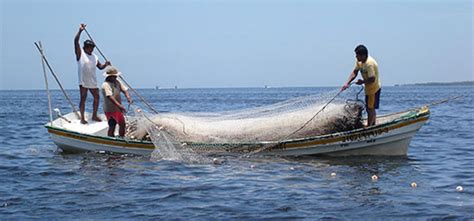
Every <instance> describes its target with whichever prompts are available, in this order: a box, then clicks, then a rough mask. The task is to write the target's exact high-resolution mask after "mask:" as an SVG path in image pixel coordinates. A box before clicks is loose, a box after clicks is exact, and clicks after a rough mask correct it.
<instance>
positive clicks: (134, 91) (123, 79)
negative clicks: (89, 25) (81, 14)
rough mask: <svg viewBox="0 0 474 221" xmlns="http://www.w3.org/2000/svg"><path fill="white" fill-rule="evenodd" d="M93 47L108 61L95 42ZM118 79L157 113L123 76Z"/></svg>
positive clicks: (90, 37)
mask: <svg viewBox="0 0 474 221" xmlns="http://www.w3.org/2000/svg"><path fill="white" fill-rule="evenodd" d="M84 31H86V34H87V36H88V37H89V39H90V40H91V41H93V42H94V44H96V43H95V41H94V39H92V36H91V35H90V34H89V32H88V31H87V29H86V28H84ZM95 48H97V51H99V53H100V55H101V56H102V58H104V60H106V61H108V59H107V58H106V57H105V55H104V53H102V51H101V50H100V48H99V47H98V46H97V44H96V45H95ZM119 78H120V80H122V81H123V82H124V83H125V84H126V85H127V87H128V88H130V90H131V91H132V92H133V93H134V94H135V95H136V96H137V97H138V98H139V99H140V100H141V101H142V102H143V103H144V104H145V105H146V106H148V108H150V109H151V110H152V111H153V112H155V114H158V113H159V112H158V111H157V110H156V109H155V108H154V107H153V106H152V105H151V104H150V103H148V101H146V100H145V98H143V97H142V96H141V95H140V94H139V93H138V92H137V91H136V90H135V89H134V88H133V87H132V86H131V85H130V84H129V83H128V82H127V81H126V80H125V78H123V77H122V76H119Z"/></svg>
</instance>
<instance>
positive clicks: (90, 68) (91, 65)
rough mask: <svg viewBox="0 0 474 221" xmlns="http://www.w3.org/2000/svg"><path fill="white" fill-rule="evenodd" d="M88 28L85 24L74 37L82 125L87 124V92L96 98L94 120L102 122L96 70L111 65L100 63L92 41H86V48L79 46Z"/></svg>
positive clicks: (106, 62)
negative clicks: (99, 114)
mask: <svg viewBox="0 0 474 221" xmlns="http://www.w3.org/2000/svg"><path fill="white" fill-rule="evenodd" d="M85 28H86V25H85V24H81V25H80V26H79V31H78V32H77V34H76V37H74V49H75V50H74V51H75V53H76V61H77V65H78V74H79V91H80V95H81V100H80V102H79V109H80V112H81V123H82V124H87V121H86V119H85V116H84V111H85V106H86V99H87V91H90V92H91V94H92V96H93V97H94V103H93V113H92V120H94V121H101V119H100V118H99V117H98V116H97V110H98V108H99V89H98V87H97V77H96V73H95V68H96V67H97V68H99V69H100V70H103V69H104V68H105V67H107V66H108V65H110V62H109V61H105V63H104V64H101V63H100V62H99V59H98V57H97V55H95V54H93V53H92V52H93V51H94V47H95V44H94V42H93V41H91V40H86V41H84V46H83V47H82V49H81V46H80V45H79V38H80V37H81V33H82V31H84V29H85Z"/></svg>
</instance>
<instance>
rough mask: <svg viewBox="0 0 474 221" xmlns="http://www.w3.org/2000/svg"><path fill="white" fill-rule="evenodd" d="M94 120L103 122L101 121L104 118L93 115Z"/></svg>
mask: <svg viewBox="0 0 474 221" xmlns="http://www.w3.org/2000/svg"><path fill="white" fill-rule="evenodd" d="M92 120H93V121H97V122H101V121H102V119H100V118H99V117H97V116H93V117H92Z"/></svg>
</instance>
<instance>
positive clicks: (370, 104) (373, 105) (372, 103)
mask: <svg viewBox="0 0 474 221" xmlns="http://www.w3.org/2000/svg"><path fill="white" fill-rule="evenodd" d="M381 90H382V88H380V89H379V90H378V91H377V92H375V94H371V95H365V107H366V108H367V109H379V103H380V91H381Z"/></svg>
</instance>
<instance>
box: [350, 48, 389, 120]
mask: <svg viewBox="0 0 474 221" xmlns="http://www.w3.org/2000/svg"><path fill="white" fill-rule="evenodd" d="M354 52H355V54H356V58H357V60H356V64H355V67H354V70H353V71H352V72H351V74H350V75H349V79H348V80H347V82H346V84H344V86H342V88H341V91H344V90H346V89H347V88H349V85H350V83H351V82H352V81H353V80H354V79H355V78H356V77H357V74H358V73H359V71H360V73H361V75H362V79H359V80H357V82H356V84H358V85H361V84H364V86H365V104H366V108H367V115H368V116H367V126H372V125H375V119H376V118H377V115H376V112H375V109H378V108H379V101H380V90H381V84H380V78H379V68H378V65H377V62H376V61H375V59H374V58H372V57H370V56H369V51H368V50H367V48H366V47H365V46H364V45H358V46H357V47H356V48H355V50H354Z"/></svg>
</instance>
